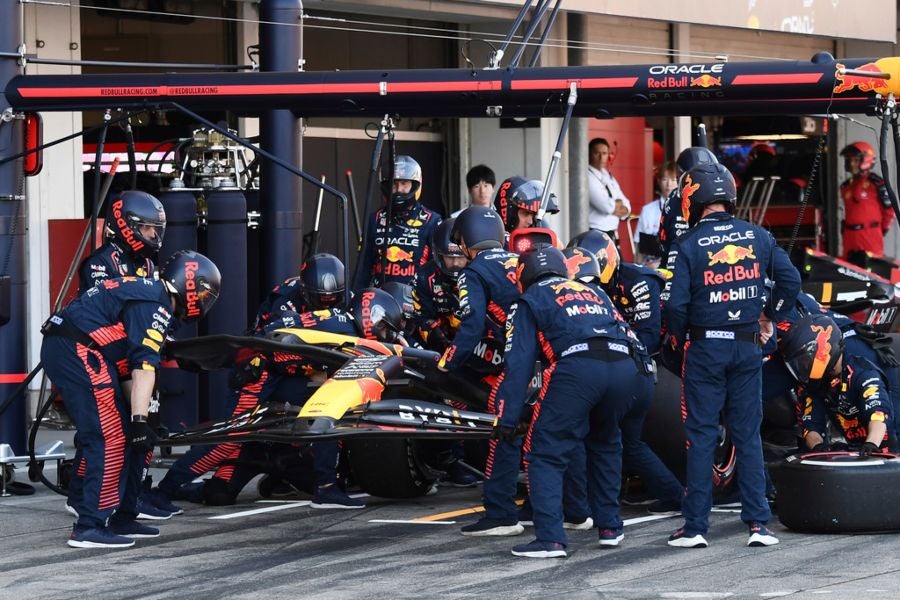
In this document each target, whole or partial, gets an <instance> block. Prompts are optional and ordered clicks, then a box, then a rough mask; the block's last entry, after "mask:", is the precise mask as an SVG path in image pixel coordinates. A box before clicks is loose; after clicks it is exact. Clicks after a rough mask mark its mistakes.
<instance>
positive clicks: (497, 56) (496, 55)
mask: <svg viewBox="0 0 900 600" xmlns="http://www.w3.org/2000/svg"><path fill="white" fill-rule="evenodd" d="M531 2H532V0H525V3H524V4H522V8H520V9H519V14H518V15H516V20H515V21H513V24H512V26H511V27H510V28H509V31H508V32H507V34H506V39H505V40H503V44H502V45H501V46H500V49H499V50H496V51H494V52H493V53H491V58H490V61H489V62H490V64H489V65H488V69H499V68H500V61H501V60H503V55H504V54H506V49H507V48H509V42H510V41H511V40H512V38H513V36H514V35H515V34H516V30H518V29H519V26H520V25H521V24H522V21H523V20H524V19H525V15H526V14H527V13H528V9H529V8H531Z"/></svg>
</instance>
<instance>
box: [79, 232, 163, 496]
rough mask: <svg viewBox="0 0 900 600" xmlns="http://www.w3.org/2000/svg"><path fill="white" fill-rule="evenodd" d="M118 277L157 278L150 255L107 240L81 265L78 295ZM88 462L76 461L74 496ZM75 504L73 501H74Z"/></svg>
mask: <svg viewBox="0 0 900 600" xmlns="http://www.w3.org/2000/svg"><path fill="white" fill-rule="evenodd" d="M117 277H148V278H150V279H156V272H155V267H154V265H153V261H152V260H150V259H149V258H141V257H139V256H135V255H134V254H133V253H131V252H129V251H127V250H125V249H123V248H122V247H121V246H119V245H118V244H117V243H116V242H115V240H112V239H111V240H108V241H107V242H106V243H105V244H103V245H102V246H100V247H99V248H97V249H96V250H94V251H93V252H91V253H90V254H89V255H88V256H87V257H85V259H84V260H83V261H82V262H81V265H79V267H78V295H79V296H80V295H81V294H83V293H85V292H86V291H87V290H89V289H90V288H92V287H94V286H96V285H99V284H100V283H102V282H104V281H107V280H108V279H115V278H117ZM130 378H131V374H130V373H126V374H124V375H123V376H122V379H130ZM79 444H80V442H79V440H78V437H77V436H76V438H75V446H76V454H78V455H79V456H80V453H79V452H78V451H77V447H78V445H79ZM152 458H153V452H152V451H151V452H148V453H147V460H146V467H149V466H150V461H151V459H152ZM84 472H85V465H84V463H83V461H82V460H76V461H75V469H74V470H73V472H72V478H71V480H70V481H69V491H70V492H71V493H72V495H73V497H78V496H79V495H80V494H81V487H82V486H83V485H84V477H83V476H82V473H84ZM73 506H74V505H73Z"/></svg>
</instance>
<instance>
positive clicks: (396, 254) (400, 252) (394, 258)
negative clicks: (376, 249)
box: [385, 246, 413, 263]
mask: <svg viewBox="0 0 900 600" xmlns="http://www.w3.org/2000/svg"><path fill="white" fill-rule="evenodd" d="M385 256H386V257H387V259H388V261H390V262H392V263H394V262H412V260H413V255H412V253H411V252H407V251H406V250H404V249H403V248H401V247H399V246H389V247H388V249H387V252H385Z"/></svg>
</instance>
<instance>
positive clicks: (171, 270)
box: [159, 250, 222, 322]
mask: <svg viewBox="0 0 900 600" xmlns="http://www.w3.org/2000/svg"><path fill="white" fill-rule="evenodd" d="M159 279H160V280H161V281H162V282H163V285H165V286H166V290H167V291H168V292H169V294H170V295H171V296H172V297H173V298H174V299H175V316H176V317H178V318H179V319H180V320H182V321H184V322H190V321H197V320H199V319H202V318H203V317H205V316H206V314H207V313H209V309H211V308H212V307H213V304H215V303H216V299H217V298H218V297H219V291H220V290H221V289H222V275H221V274H219V268H218V267H216V265H215V263H213V261H211V260H209V259H208V258H206V257H205V256H203V255H202V254H200V253H199V252H194V251H193V250H179V251H178V252H176V253H175V254H173V255H172V256H170V257H169V260H167V261H166V264H164V265H163V267H162V269H161V270H160V273H159Z"/></svg>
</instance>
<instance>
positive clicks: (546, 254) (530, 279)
mask: <svg viewBox="0 0 900 600" xmlns="http://www.w3.org/2000/svg"><path fill="white" fill-rule="evenodd" d="M552 276H558V277H565V278H566V279H568V278H569V267H568V266H567V265H566V257H565V256H564V255H563V253H562V252H561V251H560V250H558V249H557V248H554V247H553V246H544V247H543V248H538V249H536V250H529V251H527V252H525V253H524V254H522V255H521V256H519V264H518V265H517V266H516V277H517V279H518V285H519V291H521V292H523V293H524V292H525V290H527V289H528V288H529V287H531V286H532V285H533V284H535V283H537V282H538V281H540V280H541V279H544V278H546V277H552Z"/></svg>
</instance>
